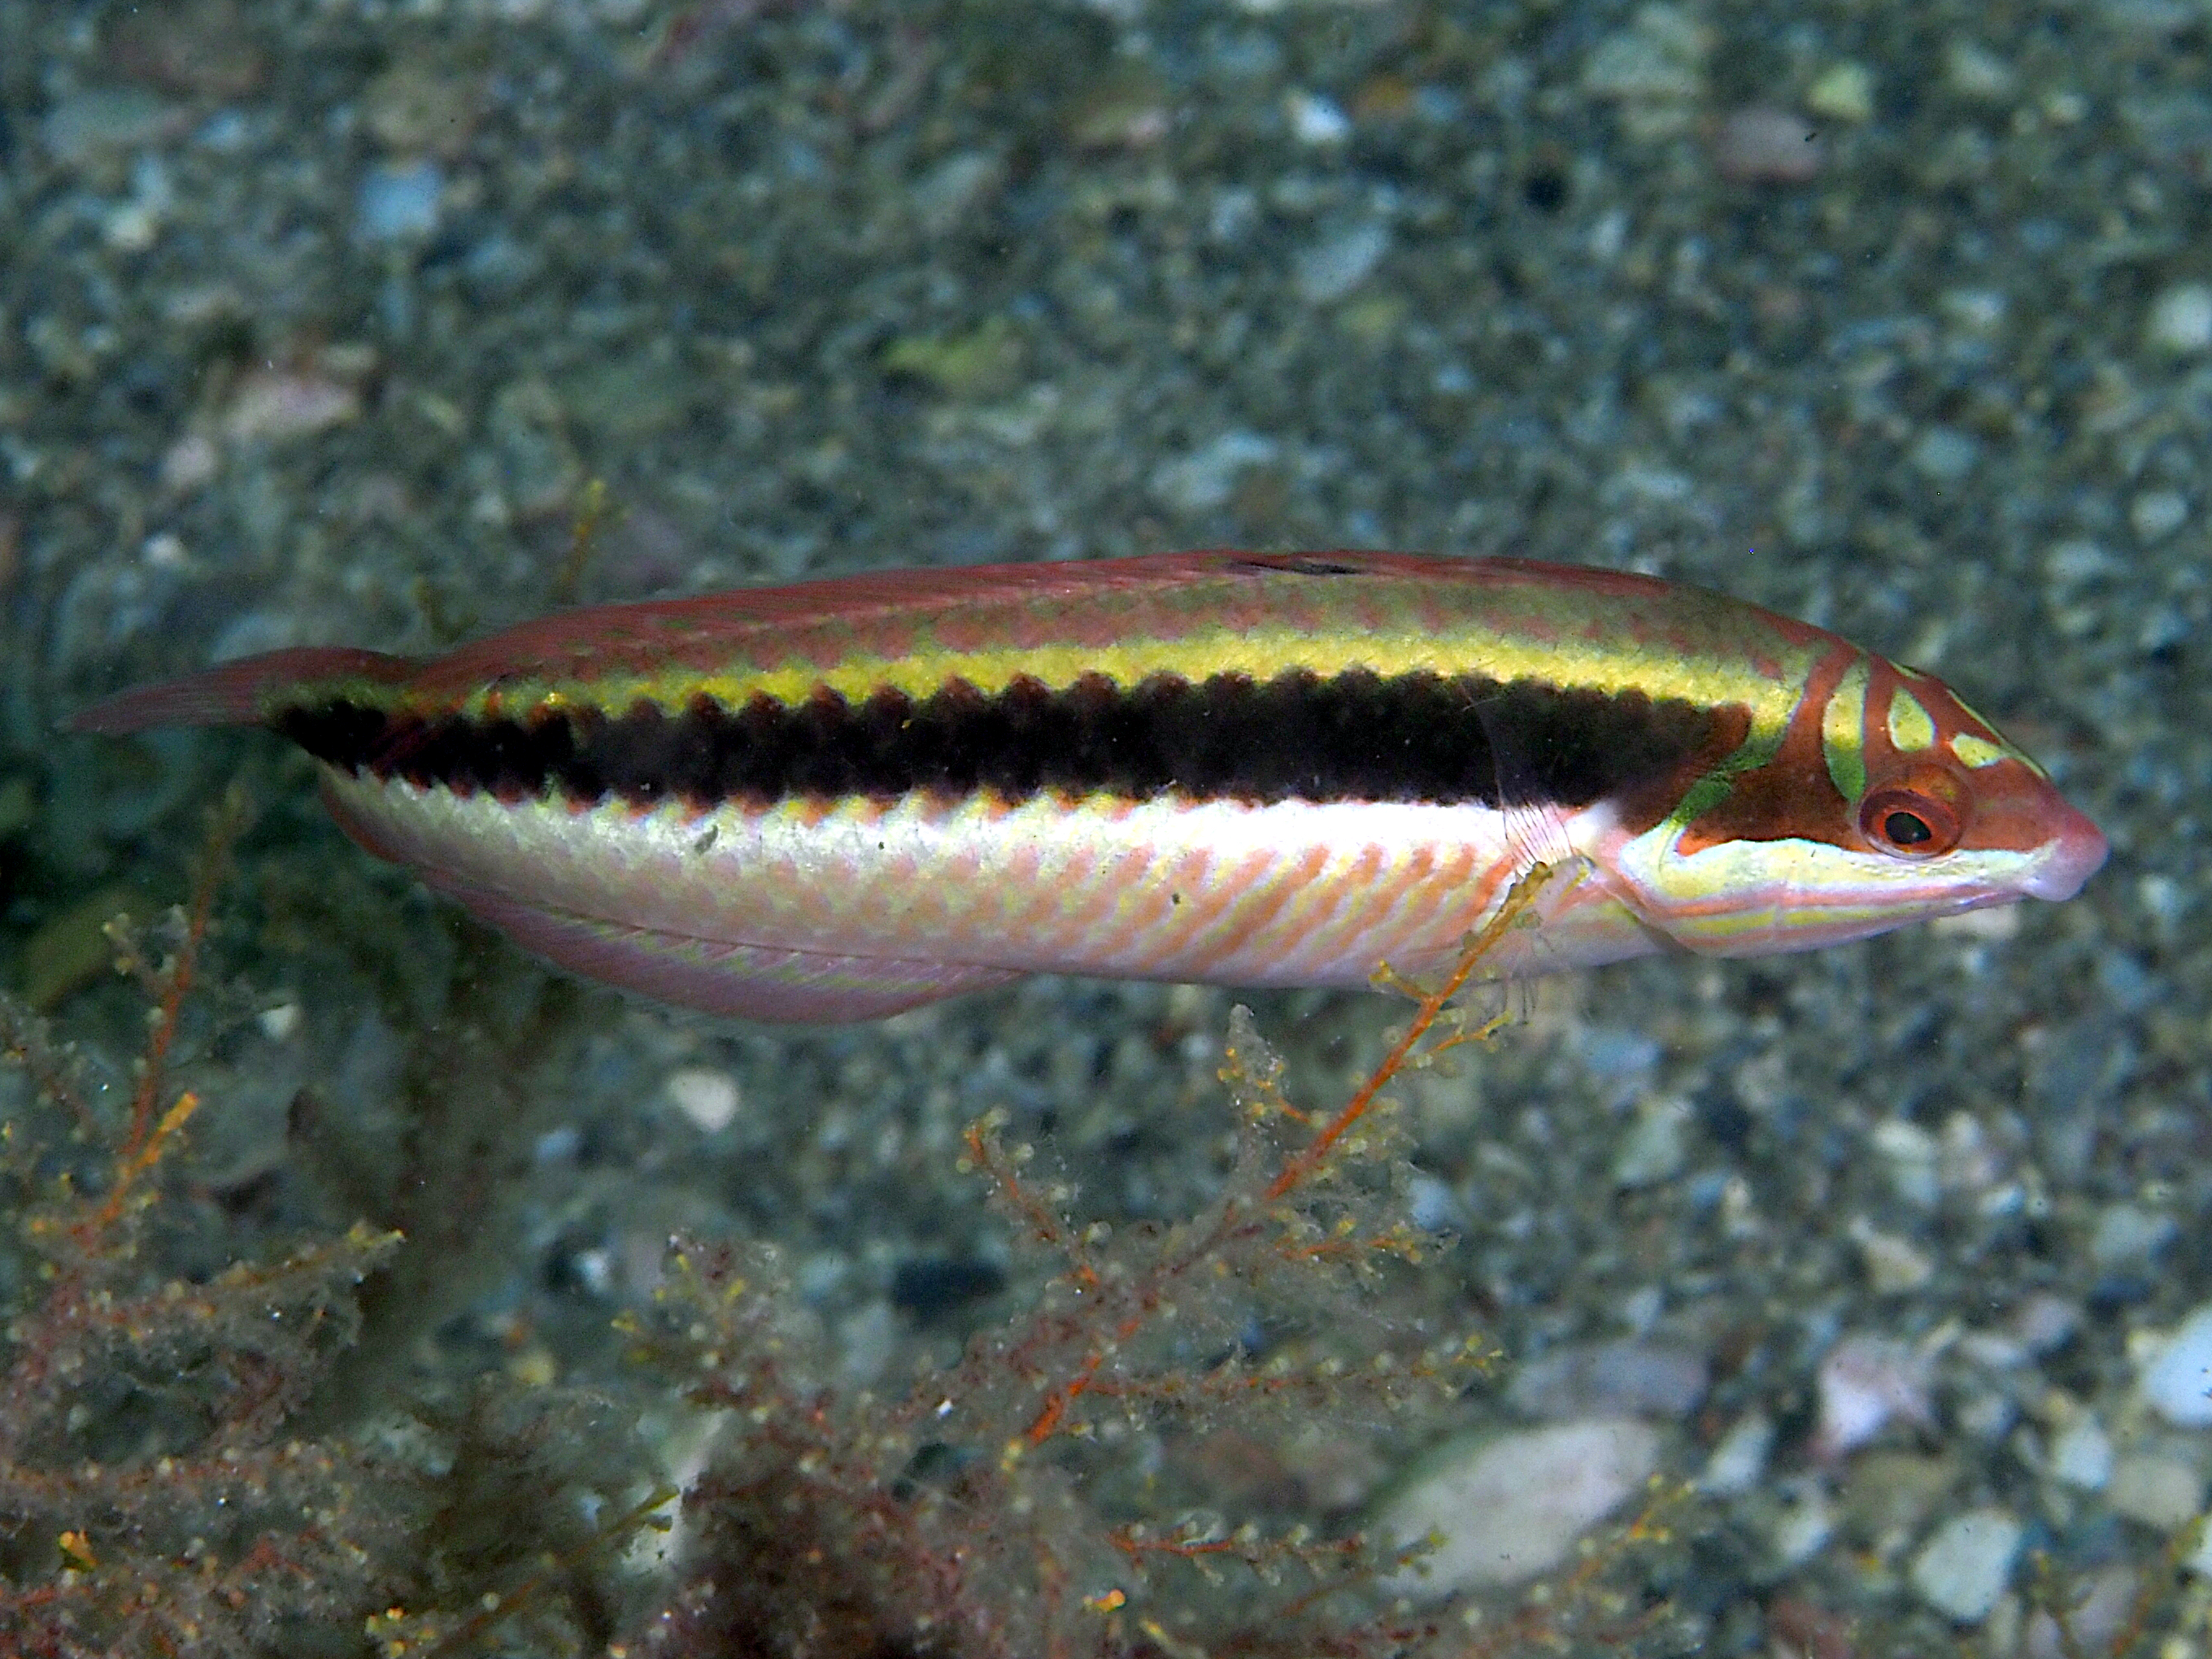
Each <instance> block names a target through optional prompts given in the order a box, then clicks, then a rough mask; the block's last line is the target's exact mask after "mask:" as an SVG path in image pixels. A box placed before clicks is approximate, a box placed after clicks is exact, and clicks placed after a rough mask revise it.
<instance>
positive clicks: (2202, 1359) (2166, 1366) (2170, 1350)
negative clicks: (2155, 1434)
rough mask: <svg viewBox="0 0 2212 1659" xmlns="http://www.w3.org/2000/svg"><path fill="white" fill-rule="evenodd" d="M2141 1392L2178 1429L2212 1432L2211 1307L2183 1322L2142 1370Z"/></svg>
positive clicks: (2157, 1411) (2154, 1409) (2153, 1407)
mask: <svg viewBox="0 0 2212 1659" xmlns="http://www.w3.org/2000/svg"><path fill="white" fill-rule="evenodd" d="M2142 1391H2143V1398H2144V1399H2145V1400H2147V1401H2149V1402H2150V1407H2151V1409H2152V1410H2153V1411H2154V1412H2156V1413H2158V1414H2159V1415H2160V1417H2162V1418H2164V1419H2166V1421H2167V1422H2169V1423H2171V1424H2172V1425H2174V1426H2175V1427H2176V1428H2178V1429H2203V1428H2212V1303H2207V1304H2204V1305H2203V1307H2200V1308H2198V1309H2197V1310H2196V1311H2195V1312H2194V1313H2192V1314H2191V1315H2190V1316H2189V1317H2188V1318H2186V1319H2185V1320H2183V1321H2182V1322H2181V1323H2180V1325H2179V1327H2178V1328H2176V1329H2175V1331H2174V1333H2173V1334H2172V1336H2170V1337H2168V1338H2167V1339H2166V1343H2165V1346H2162V1347H2160V1349H2159V1351H2158V1352H2157V1355H2156V1356H2155V1357H2154V1358H2153V1359H2152V1360H2151V1362H2150V1364H2148V1365H2147V1366H2145V1367H2144V1368H2143V1374H2142Z"/></svg>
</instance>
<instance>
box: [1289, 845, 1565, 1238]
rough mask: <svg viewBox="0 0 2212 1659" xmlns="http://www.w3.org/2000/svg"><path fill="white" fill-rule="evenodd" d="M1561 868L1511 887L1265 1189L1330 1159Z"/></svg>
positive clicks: (1465, 1038) (1390, 977) (1452, 1040)
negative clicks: (1376, 1059) (1378, 1060)
mask: <svg viewBox="0 0 2212 1659" xmlns="http://www.w3.org/2000/svg"><path fill="white" fill-rule="evenodd" d="M1558 873H1559V866H1556V865H1551V864H1539V865H1537V866H1534V868H1532V869H1530V870H1529V871H1528V872H1527V873H1526V874H1525V875H1523V876H1522V877H1521V878H1519V879H1517V880H1516V881H1515V882H1514V884H1513V885H1512V886H1511V887H1510V888H1509V889H1507V890H1506V894H1505V897H1504V902H1501V903H1500V904H1499V905H1498V908H1497V910H1496V911H1495V912H1494V913H1493V914H1492V916H1491V918H1490V920H1489V921H1486V922H1485V923H1483V924H1482V926H1481V927H1480V928H1479V929H1477V930H1476V932H1475V933H1473V934H1472V935H1470V936H1469V938H1468V941H1467V944H1466V945H1464V946H1463V947H1462V949H1461V951H1460V953H1459V960H1458V961H1457V962H1456V963H1454V964H1453V965H1452V970H1451V972H1450V973H1449V975H1446V976H1445V978H1444V981H1443V984H1441V985H1439V986H1437V987H1436V989H1434V990H1433V991H1431V992H1429V993H1428V994H1426V995H1425V996H1424V997H1422V999H1421V1006H1420V1007H1419V1009H1418V1010H1416V1011H1415V1012H1414V1014H1413V1021H1412V1023H1411V1024H1408V1025H1407V1027H1406V1030H1405V1034H1404V1035H1403V1036H1401V1037H1400V1038H1399V1039H1398V1041H1397V1042H1395V1043H1393V1044H1392V1045H1391V1048H1390V1052H1389V1054H1385V1055H1383V1063H1382V1064H1381V1065H1380V1066H1376V1068H1375V1069H1374V1071H1373V1072H1372V1073H1370V1074H1369V1076H1368V1079H1367V1081H1366V1082H1364V1083H1363V1084H1361V1085H1359V1087H1358V1090H1357V1091H1355V1092H1354V1093H1353V1095H1352V1098H1351V1099H1350V1100H1348V1101H1346V1103H1345V1104H1344V1109H1343V1110H1342V1111H1340V1112H1339V1113H1338V1114H1337V1115H1335V1116H1334V1117H1333V1118H1331V1119H1330V1120H1329V1121H1328V1124H1327V1125H1326V1126H1325V1127H1323V1128H1322V1132H1321V1133H1319V1134H1317V1135H1316V1136H1315V1137H1314V1138H1313V1139H1312V1140H1311V1141H1310V1142H1309V1143H1308V1144H1307V1145H1306V1146H1305V1147H1304V1150H1303V1151H1301V1152H1297V1153H1296V1154H1295V1155H1294V1156H1292V1157H1291V1158H1290V1159H1289V1161H1288V1162H1286V1163H1285V1164H1284V1165H1283V1168H1282V1170H1281V1172H1280V1173H1279V1174H1278V1175H1277V1176H1275V1178H1274V1179H1273V1181H1271V1182H1268V1183H1267V1190H1266V1192H1265V1194H1263V1195H1264V1196H1265V1197H1267V1198H1268V1199H1278V1198H1280V1197H1282V1196H1283V1195H1284V1194H1285V1193H1288V1192H1289V1191H1290V1190H1291V1188H1293V1187H1295V1186H1297V1184H1298V1183H1299V1182H1302V1181H1304V1180H1305V1179H1306V1177H1307V1176H1310V1175H1312V1174H1313V1172H1314V1171H1315V1170H1317V1169H1319V1168H1320V1167H1321V1166H1322V1164H1324V1163H1325V1162H1327V1161H1328V1154H1329V1150H1330V1148H1332V1147H1334V1146H1335V1145H1336V1143H1337V1142H1338V1141H1340V1140H1341V1139H1343V1138H1344V1136H1345V1133H1346V1131H1347V1130H1349V1129H1350V1128H1351V1127H1352V1125H1353V1124H1355V1123H1357V1122H1358V1121H1359V1120H1360V1119H1361V1118H1363V1117H1364V1116H1366V1115H1367V1113H1368V1111H1369V1110H1370V1109H1371V1108H1372V1107H1373V1106H1374V1104H1375V1101H1376V1097H1377V1096H1379V1095H1380V1094H1381V1093H1382V1092H1383V1090H1384V1089H1386V1088H1388V1087H1389V1085H1390V1084H1391V1083H1392V1082H1393V1081H1394V1080H1395V1079H1396V1078H1397V1076H1398V1073H1401V1072H1402V1071H1403V1070H1405V1068H1406V1063H1407V1061H1408V1060H1411V1059H1413V1053H1414V1050H1415V1049H1416V1048H1419V1046H1420V1042H1421V1039H1422V1038H1424V1037H1425V1036H1427V1035H1428V1034H1429V1030H1430V1028H1431V1027H1432V1026H1433V1025H1435V1024H1436V1023H1437V1020H1438V1019H1439V1018H1442V1017H1443V1012H1444V1009H1445V1006H1447V1005H1448V1004H1449V1002H1450V1001H1451V1000H1452V999H1453V998H1454V997H1455V996H1457V995H1458V994H1460V993H1461V992H1462V991H1463V990H1465V989H1466V988H1467V982H1468V980H1469V979H1471V978H1473V977H1474V970H1475V969H1477V968H1478V967H1480V966H1481V964H1482V962H1483V959H1484V958H1485V957H1487V956H1488V955H1489V954H1490V953H1491V951H1492V950H1493V949H1495V948H1496V947H1497V945H1498V940H1500V939H1503V938H1504V937H1505V935H1506V933H1507V932H1508V931H1510V929H1512V928H1514V927H1519V926H1520V925H1521V920H1522V917H1523V916H1526V915H1528V914H1529V911H1530V908H1531V907H1533V906H1534V904H1535V902H1536V898H1537V896H1538V895H1539V894H1541V892H1542V891H1543V890H1544V888H1545V885H1546V884H1547V883H1548V882H1550V881H1551V879H1552V878H1553V876H1555V875H1556V874H1558ZM1378 977H1380V978H1382V979H1383V982H1384V983H1385V984H1388V985H1392V986H1401V985H1402V984H1403V983H1404V981H1401V980H1400V979H1399V978H1398V976H1397V975H1395V974H1394V973H1391V972H1390V971H1389V969H1388V968H1387V967H1386V968H1385V969H1384V971H1383V974H1382V975H1379V976H1378ZM1497 1028H1498V1022H1497V1021H1494V1020H1493V1021H1492V1022H1490V1023H1488V1024H1485V1025H1483V1026H1480V1027H1478V1028H1477V1029H1476V1030H1473V1031H1462V1032H1458V1033H1455V1034H1454V1035H1453V1036H1450V1037H1448V1038H1447V1039H1445V1041H1444V1042H1443V1043H1441V1044H1439V1045H1438V1047H1437V1052H1438V1053H1441V1052H1442V1051H1443V1049H1445V1048H1455V1047H1456V1046H1457V1045H1458V1044H1460V1043H1462V1042H1475V1041H1480V1039H1481V1038H1483V1037H1485V1036H1488V1035H1489V1034H1490V1033H1491V1032H1492V1031H1494V1030H1497Z"/></svg>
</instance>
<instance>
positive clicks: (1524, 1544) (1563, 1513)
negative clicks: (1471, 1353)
mask: <svg viewBox="0 0 2212 1659" xmlns="http://www.w3.org/2000/svg"><path fill="white" fill-rule="evenodd" d="M1658 1467H1659V1437H1658V1435H1657V1433H1656V1432H1655V1431H1653V1430H1651V1429H1649V1428H1647V1427H1645V1426H1644V1425H1643V1424H1641V1423H1631V1422H1626V1421H1617V1420H1616V1421H1607V1420H1604V1419H1598V1420H1594V1421H1585V1422H1581V1423H1566V1424H1561V1425H1559V1426H1558V1427H1556V1428H1548V1429H1531V1430H1528V1431H1524V1432H1522V1433H1517V1434H1509V1435H1504V1436H1502V1437H1498V1438H1496V1439H1492V1440H1482V1439H1480V1438H1474V1437H1470V1438H1468V1439H1464V1440H1461V1441H1457V1442H1455V1443H1452V1444H1450V1445H1449V1446H1447V1447H1446V1448H1445V1449H1444V1450H1443V1452H1442V1453H1441V1454H1440V1455H1437V1457H1436V1458H1435V1459H1433V1460H1432V1461H1431V1462H1430V1463H1429V1465H1428V1467H1427V1468H1426V1469H1425V1472H1424V1473H1423V1474H1421V1475H1419V1478H1417V1479H1416V1480H1414V1481H1413V1484H1412V1485H1410V1486H1407V1487H1406V1488H1405V1489H1404V1490H1402V1491H1401V1492H1399V1494H1398V1495H1397V1496H1396V1497H1395V1498H1393V1499H1392V1500H1391V1501H1390V1503H1389V1504H1388V1505H1387V1506H1386V1507H1385V1508H1384V1510H1383V1516H1382V1519H1381V1522H1380V1525H1379V1528H1378V1529H1379V1530H1380V1531H1381V1533H1382V1534H1383V1537H1385V1538H1386V1539H1388V1540H1389V1541H1390V1544H1391V1546H1392V1547H1394V1548H1398V1549H1403V1548H1406V1547H1408V1546H1411V1545H1413V1544H1418V1543H1419V1542H1421V1541H1423V1540H1425V1539H1431V1538H1433V1539H1435V1540H1437V1541H1438V1542H1437V1547H1435V1548H1434V1549H1433V1550H1431V1551H1430V1553H1428V1554H1426V1555H1425V1556H1423V1557H1422V1558H1421V1559H1420V1562H1419V1565H1417V1567H1416V1568H1415V1569H1414V1570H1413V1571H1408V1572H1405V1573H1401V1574H1399V1575H1397V1576H1396V1577H1393V1578H1391V1579H1389V1580H1387V1581H1386V1582H1385V1585H1384V1588H1385V1589H1388V1590H1389V1591H1390V1592H1391V1593H1393V1594H1395V1595H1405V1596H1410V1597H1413V1598H1415V1599H1417V1600H1420V1601H1436V1600H1440V1599H1442V1598H1443V1597H1444V1596H1447V1595H1452V1594H1454V1593H1455V1592H1456V1591H1459V1590H1462V1589H1470V1588H1473V1587H1476V1586H1480V1585H1491V1584H1516V1583H1522V1581H1524V1580H1526V1579H1529V1578H1534V1577H1536V1576H1537V1575H1538V1574H1540V1573H1543V1572H1547V1571H1550V1570H1551V1569H1552V1568H1553V1567H1555V1566H1557V1565H1559V1563H1560V1562H1562V1561H1564V1560H1565V1559H1566V1558H1567V1555H1568V1553H1569V1552H1570V1551H1571V1550H1572V1549H1573V1547H1574V1544H1575V1541H1576V1540H1577V1538H1579V1537H1581V1536H1582V1535H1583V1533H1585V1532H1587V1531H1588V1530H1589V1528H1592V1527H1594V1526H1595V1525H1596V1524H1597V1523H1598V1522H1600V1521H1602V1520H1603V1519H1604V1518H1605V1517H1606V1516H1608V1515H1610V1514H1612V1513H1613V1510H1616V1509H1618V1508H1619V1507H1620V1505H1621V1504H1624V1503H1626V1501H1627V1500H1628V1499H1629V1498H1631V1497H1632V1496H1633V1495H1634V1494H1635V1493H1636V1492H1638V1491H1639V1490H1641V1489H1642V1487H1643V1486H1644V1482H1645V1481H1646V1480H1650V1478H1651V1475H1652V1474H1653V1472H1654V1471H1655V1470H1656V1469H1657V1468H1658Z"/></svg>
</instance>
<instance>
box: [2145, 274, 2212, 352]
mask: <svg viewBox="0 0 2212 1659" xmlns="http://www.w3.org/2000/svg"><path fill="white" fill-rule="evenodd" d="M2143 338H2144V340H2145V341H2146V342H2147V343H2148V344H2149V345H2151V346H2152V347H2154V349H2157V350H2160V351H2163V352H2166V353H2169V354H2171V355H2172V356H2176V357H2192V356H2197V354H2198V353H2200V352H2203V351H2204V350H2207V349H2212V284H2207V283H2176V284H2175V285H2174V286H2173V287H2172V288H2169V289H2166V291H2165V292H2163V293H2162V294H2160V295H2159V296H2158V297H2157V298H2156V299H2155V300H2153V301H2151V303H2150V315H2149V316H2148V318H2147V319H2144V323H2143Z"/></svg>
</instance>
